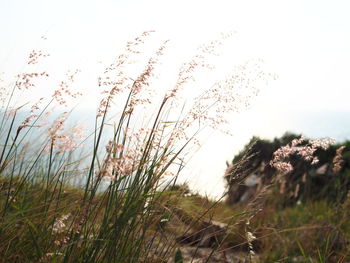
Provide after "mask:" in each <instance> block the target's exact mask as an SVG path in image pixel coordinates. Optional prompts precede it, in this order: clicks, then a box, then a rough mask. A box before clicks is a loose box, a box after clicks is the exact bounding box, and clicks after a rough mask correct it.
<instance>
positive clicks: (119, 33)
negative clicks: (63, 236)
mask: <svg viewBox="0 0 350 263" xmlns="http://www.w3.org/2000/svg"><path fill="white" fill-rule="evenodd" d="M349 13H350V2H349V1H346V0H344V1H340V0H333V1H325V0H308V1H305V0H293V1H283V0H275V1H272V0H271V1H270V0H264V1H262V0H257V1H252V0H239V1H235V0H227V1H224V0H216V1H207V0H206V1H205V0H200V1H196V0H192V1H190V0H177V1H167V0H159V1H156V0H147V1H136V0H123V1H118V0H114V1H112V0H100V1H88V0H69V1H67V0H60V1H52V0H42V1H39V0H31V1H26V0H22V1H19V0H0V40H1V45H0V62H1V63H0V72H1V71H5V72H9V73H16V72H18V70H20V69H21V68H22V66H23V63H24V62H25V58H26V57H27V54H28V51H30V50H32V49H33V48H41V47H44V49H46V50H48V51H49V52H50V54H51V61H52V62H51V64H50V67H51V69H52V70H54V71H56V72H58V73H59V72H63V71H64V70H67V69H75V68H80V69H81V70H82V71H83V72H82V76H84V83H85V84H84V85H85V86H86V87H85V89H86V91H88V93H89V94H91V95H90V96H88V97H86V98H85V99H84V101H85V104H84V103H83V105H85V106H87V105H91V101H93V99H94V98H95V94H96V92H97V91H96V85H95V83H96V82H95V75H94V74H96V71H98V70H100V69H101V67H102V66H105V65H108V64H109V63H110V62H111V61H112V59H113V57H114V56H115V55H117V54H118V53H119V52H120V51H121V48H122V47H123V45H124V43H125V42H126V41H127V40H130V39H132V38H133V37H135V36H136V35H138V34H139V33H140V32H142V31H144V30H150V29H152V30H156V31H157V39H156V40H155V43H159V42H156V41H157V40H165V39H170V41H171V44H170V48H169V54H168V58H169V59H170V61H174V63H175V64H176V62H177V60H178V58H179V57H181V55H183V56H185V55H186V54H190V53H191V51H192V50H193V48H195V47H196V46H197V45H198V44H201V43H203V42H205V41H207V40H211V39H215V38H216V37H217V36H218V35H219V33H221V32H228V31H235V32H237V33H236V34H235V35H234V36H233V38H232V40H231V41H230V42H229V44H228V46H227V48H226V49H225V50H224V57H223V58H222V60H221V67H222V68H223V69H227V68H231V67H232V66H234V65H235V64H237V63H239V62H241V61H244V60H245V59H249V58H262V59H264V61H265V67H266V69H267V70H268V71H272V72H274V73H276V74H277V75H278V76H279V78H278V80H276V81H274V82H273V83H271V84H270V85H269V86H268V87H267V88H264V89H263V90H262V91H261V94H260V96H259V98H257V100H256V101H255V103H254V106H253V108H252V110H251V111H250V112H248V113H246V114H243V115H241V116H240V117H237V118H236V119H235V124H234V125H233V129H234V130H235V131H236V136H235V138H234V139H228V138H226V137H223V136H221V137H220V136H216V137H215V141H214V140H211V141H208V145H207V146H205V147H204V148H203V150H202V152H201V153H199V157H198V158H197V160H195V161H194V162H195V163H197V166H198V163H201V162H202V160H203V159H200V158H204V159H205V158H206V157H205V156H207V153H208V152H210V151H211V152H213V151H214V152H218V154H217V155H216V157H215V158H216V159H215V160H213V165H211V167H206V166H202V167H201V168H200V169H199V170H198V169H197V170H198V171H199V172H198V171H197V172H193V177H195V176H198V173H201V174H202V175H201V177H200V178H201V179H200V181H201V183H202V184H203V187H205V186H204V185H208V183H207V182H208V180H209V179H208V178H212V177H213V174H220V175H221V174H222V170H223V169H224V162H225V160H226V159H229V158H231V156H232V155H233V153H234V152H237V151H238V150H239V147H241V146H242V145H243V144H244V143H245V142H246V140H247V139H249V137H250V136H251V135H253V133H259V134H261V135H265V136H274V135H276V134H280V133H282V132H284V129H285V127H288V119H286V118H285V117H283V116H282V115H281V113H282V112H285V111H286V112H291V111H294V110H298V111H301V112H303V111H308V110H350V103H348V101H349V97H350V77H349V76H350V74H349V73H350V72H349V71H350V48H349V47H350V16H349ZM42 35H46V36H47V37H48V40H47V41H45V42H44V43H42V41H41V40H40V37H41V36H42ZM100 62H102V63H100ZM266 115H269V116H270V117H269V118H268V119H263V118H262V116H266ZM257 129H258V130H257ZM230 140H231V141H230ZM227 141H230V142H231V146H230V147H229V148H227V149H226V148H225V147H226V146H227ZM235 147H236V148H235ZM215 176H216V178H217V177H218V176H217V175H215ZM203 178H204V179H203ZM210 180H211V179H210ZM210 180H209V181H210ZM214 181H215V180H214ZM214 181H213V180H212V181H210V182H214ZM216 181H218V180H216ZM211 184H212V183H211ZM212 185H215V184H212ZM220 187H222V186H218V187H217V186H213V188H220ZM206 189H209V188H208V187H207V188H206ZM209 190H210V189H209ZM214 191H215V189H214ZM218 191H219V190H218Z"/></svg>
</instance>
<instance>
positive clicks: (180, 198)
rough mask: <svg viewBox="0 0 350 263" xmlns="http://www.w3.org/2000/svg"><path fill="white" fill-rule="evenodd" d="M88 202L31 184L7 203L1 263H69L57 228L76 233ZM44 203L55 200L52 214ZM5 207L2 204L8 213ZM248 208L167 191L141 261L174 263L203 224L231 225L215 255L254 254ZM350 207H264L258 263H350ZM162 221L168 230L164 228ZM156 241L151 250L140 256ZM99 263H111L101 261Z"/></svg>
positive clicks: (0, 203) (4, 190)
mask: <svg viewBox="0 0 350 263" xmlns="http://www.w3.org/2000/svg"><path fill="white" fill-rule="evenodd" d="M9 184H11V185H12V186H11V188H10V189H11V191H12V192H13V191H16V189H18V187H19V186H20V182H19V181H18V180H15V179H13V180H12V182H10V180H9V179H5V178H2V179H1V180H0V191H1V195H2V196H3V197H4V196H6V195H8V189H9ZM12 192H11V193H12ZM11 193H10V195H11ZM58 194H59V195H58ZM83 195H84V193H83V191H80V190H78V189H74V188H68V187H64V189H61V191H59V192H55V189H49V190H47V189H45V187H44V186H43V185H41V184H28V183H26V184H24V185H23V186H22V190H21V192H20V194H18V195H16V199H13V200H10V201H7V203H8V204H7V206H8V208H7V213H6V216H4V215H2V219H1V228H0V231H1V235H0V254H1V255H2V257H1V262H38V261H40V262H63V261H64V257H62V255H63V253H64V251H66V250H67V249H68V248H69V246H70V244H71V243H70V241H69V239H67V236H69V235H68V233H67V231H64V230H65V228H64V227H63V228H62V230H63V231H62V232H59V231H58V232H56V233H53V232H55V227H57V225H56V226H55V224H56V223H57V220H58V218H62V216H63V215H70V216H69V217H68V218H67V219H66V220H63V221H62V224H63V225H66V229H72V228H74V227H73V226H72V225H73V224H74V222H75V221H76V220H75V218H74V215H76V214H79V213H77V211H81V210H82V208H81V207H80V204H81V200H82V198H83ZM45 198H46V199H47V198H50V199H51V200H50V206H49V207H48V206H47V203H45ZM6 200H7V198H2V199H1V200H0V207H1V208H4V207H5V206H6ZM104 202H105V199H104V194H99V195H97V196H96V198H95V201H94V203H95V209H96V210H95V211H94V214H96V215H97V216H96V217H95V218H94V220H93V221H91V222H90V224H88V225H87V226H86V228H87V229H89V235H90V236H88V237H84V238H83V237H81V238H78V239H76V242H78V244H77V245H76V246H75V247H74V249H75V251H74V252H71V253H72V254H71V255H70V256H71V257H74V254H79V253H82V252H84V248H85V249H86V247H87V244H86V242H92V243H93V242H96V240H97V238H96V236H97V233H99V231H98V230H99V229H100V228H101V227H102V226H103V223H104V222H103V215H104V214H105V213H106V211H105V210H106V206H105V204H104ZM97 204H99V205H97ZM247 207H249V206H247V205H246V204H244V205H236V206H234V207H232V206H228V205H226V204H225V203H224V202H221V201H220V202H214V201H211V200H208V199H207V198H205V197H202V196H200V195H190V196H185V195H183V194H182V193H181V192H176V191H168V192H167V193H166V194H162V195H161V198H159V199H157V201H156V202H155V203H154V207H153V209H152V210H154V213H153V214H152V215H149V216H148V220H147V222H146V221H144V222H143V221H141V222H142V223H144V224H146V223H147V224H148V225H147V231H146V232H145V236H144V238H143V239H142V241H140V244H138V249H139V250H141V251H143V252H144V253H148V255H143V256H142V257H139V258H138V261H139V262H167V261H168V260H169V259H171V258H172V256H173V255H174V254H175V250H176V248H177V247H181V246H183V245H181V244H178V243H176V238H177V237H178V236H181V235H182V234H183V233H185V232H186V231H189V228H191V230H196V226H198V225H199V222H203V221H218V222H221V223H224V224H227V226H228V231H227V232H226V234H225V237H224V238H223V240H221V241H220V244H219V246H218V247H215V250H216V251H218V252H220V251H229V250H233V251H236V252H235V253H243V254H247V250H248V243H247V240H246V231H247V229H246V228H245V227H244V226H245V223H246V220H247V214H249V209H248V208H247ZM349 208H350V200H347V201H346V202H345V203H343V204H339V205H334V204H331V203H329V202H327V201H317V202H309V203H305V204H298V205H296V206H294V207H287V208H284V209H279V208H276V206H275V204H269V203H265V204H264V207H263V209H262V210H261V211H260V212H258V213H256V214H254V217H252V218H251V221H250V225H249V231H252V233H253V234H254V235H255V236H256V240H254V243H253V249H254V251H255V253H256V254H257V255H258V258H259V262H348V261H349V260H350V247H349V244H348V240H349V239H350V217H349ZM55 222H56V223H55ZM162 222H166V224H163V225H162ZM191 224H192V225H191ZM109 225H110V224H109ZM58 227H60V226H58ZM61 227H62V226H61ZM143 227H146V225H145V226H143ZM124 231H125V230H124ZM140 231H141V229H140ZM141 232H142V231H141ZM141 232H139V233H138V234H137V235H139V234H140V233H141ZM134 235H135V234H134ZM133 237H134V238H136V236H133ZM65 239H66V240H65ZM151 240H152V242H153V244H152V245H151V246H150V247H152V249H150V248H149V249H148V250H147V249H145V248H144V249H141V247H143V245H145V244H146V243H147V244H150V241H151ZM165 240H166V241H165ZM101 242H103V241H101ZM129 243H130V246H132V248H133V249H134V246H135V243H134V242H133V240H129ZM93 244H94V245H96V244H98V243H93ZM133 249H132V250H133ZM101 250H102V249H101ZM156 250H158V251H156ZM164 251H167V253H164ZM87 252H88V251H87V250H86V252H85V253H87ZM162 253H163V254H162ZM39 255H40V258H39ZM68 261H69V262H72V261H71V260H68ZM98 261H101V262H104V261H103V260H102V259H99V260H98ZM209 262H210V261H209Z"/></svg>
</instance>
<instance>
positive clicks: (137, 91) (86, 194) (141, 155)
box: [0, 32, 265, 263]
mask: <svg viewBox="0 0 350 263" xmlns="http://www.w3.org/2000/svg"><path fill="white" fill-rule="evenodd" d="M151 33H152V32H144V33H143V34H142V35H141V36H139V37H137V38H135V39H134V40H133V41H130V42H128V44H127V45H126V48H125V52H124V53H123V54H122V55H120V56H119V57H118V58H117V59H116V61H115V62H114V63H113V64H112V65H111V66H109V67H107V68H106V71H105V73H104V75H103V76H102V77H100V78H99V86H100V87H101V88H102V89H103V91H102V92H101V94H102V95H101V96H102V97H101V100H100V104H99V107H98V109H97V115H96V118H95V129H94V133H93V136H94V138H93V143H92V145H91V146H90V150H87V151H88V156H89V159H90V163H89V164H88V166H87V167H86V161H85V160H83V159H79V158H77V157H78V156H82V155H79V150H80V149H79V147H77V145H80V144H75V143H74V141H73V139H72V138H73V137H74V134H73V132H72V133H71V134H69V131H68V130H65V128H64V125H65V124H66V123H67V122H68V120H67V118H68V114H66V113H64V114H62V115H60V116H59V117H58V119H57V120H56V121H54V122H51V126H50V125H49V126H42V127H39V128H37V127H35V126H36V124H37V123H39V122H40V121H41V120H43V119H44V118H45V117H44V115H45V114H47V113H49V112H52V111H53V108H52V107H51V106H52V105H54V104H55V103H56V104H57V103H58V104H65V101H64V96H71V97H73V98H74V97H75V96H76V95H77V94H78V93H74V92H73V91H69V90H68V86H67V85H66V84H65V83H64V82H62V83H61V84H60V88H59V89H57V90H56V91H54V92H53V95H52V97H51V98H50V99H49V101H48V103H47V104H46V106H45V107H43V108H42V110H41V111H40V112H39V113H38V114H35V111H37V110H38V109H39V107H38V106H37V104H33V105H32V108H31V111H30V113H28V114H29V116H28V117H27V118H26V119H25V120H24V121H23V122H22V123H20V124H18V123H17V122H18V121H17V118H18V111H20V107H17V106H16V105H12V104H11V103H12V99H13V96H15V95H14V94H15V92H16V91H17V90H21V91H24V92H29V93H30V92H31V91H30V87H32V86H34V84H33V85H32V84H31V82H32V81H33V79H34V78H35V77H41V76H48V74H47V73H45V72H43V73H31V74H26V73H23V74H22V75H19V76H22V78H20V80H22V79H23V81H22V82H19V80H17V81H16V85H15V86H14V88H13V90H12V92H11V95H10V97H9V99H8V103H7V106H6V108H5V109H4V111H2V114H3V116H2V121H1V133H3V132H4V134H6V136H5V140H4V141H3V142H2V143H3V145H2V147H3V148H2V150H1V157H0V194H1V195H2V196H3V197H4V198H1V199H0V208H1V219H0V254H1V255H2V257H1V258H0V262H130V263H131V262H135V263H136V262H164V261H166V260H168V259H169V258H170V256H171V255H174V254H175V242H174V240H170V239H169V240H167V238H165V237H164V236H162V233H161V229H160V228H159V222H160V219H161V218H162V217H163V216H164V215H167V214H169V213H170V214H171V212H170V211H169V209H168V208H167V207H166V206H165V205H164V202H165V201H164V200H166V199H167V198H171V192H169V191H168V190H166V189H167V187H166V186H169V185H171V184H172V183H174V182H175V181H176V177H177V175H178V173H179V171H181V170H182V168H183V164H184V161H183V159H182V154H183V153H184V152H185V150H186V149H188V147H189V146H190V145H193V143H194V142H195V140H196V138H197V136H198V134H199V133H200V131H201V130H203V128H205V127H212V128H216V127H219V126H220V125H221V124H225V123H226V121H225V115H226V114H227V113H230V112H232V111H236V110H237V109H238V108H239V105H236V103H237V101H241V102H244V103H245V102H246V99H247V98H246V97H244V96H245V95H242V97H239V96H238V94H239V93H237V91H234V87H235V86H236V85H238V86H239V85H241V86H244V87H245V86H246V85H245V84H246V83H249V85H251V83H252V80H251V79H250V78H249V77H248V76H247V75H245V74H244V72H243V77H237V76H236V75H237V74H232V76H230V77H229V78H228V79H227V80H225V81H224V82H220V83H218V84H217V85H214V86H211V87H210V88H209V90H208V91H205V92H204V93H203V94H200V95H198V96H197V97H196V98H195V99H194V101H193V107H192V108H191V107H189V108H186V109H185V107H183V108H182V109H181V108H180V109H181V111H180V113H179V111H178V108H179V107H178V105H181V104H179V103H180V102H179V100H178V98H179V97H180V94H181V93H183V89H184V86H185V85H186V84H189V83H190V80H191V79H192V77H193V75H194V74H195V70H196V69H197V68H198V67H200V66H201V65H204V66H206V64H205V63H203V61H202V60H203V58H205V56H207V55H208V54H209V55H210V53H211V52H213V53H214V51H211V50H212V49H215V48H216V47H215V45H214V44H215V43H216V42H213V43H214V44H213V43H211V44H210V45H208V46H203V47H201V49H200V50H199V54H196V55H195V56H194V57H193V58H192V59H191V60H190V61H189V62H186V63H183V65H182V67H181V69H180V70H179V74H178V80H177V83H175V85H174V88H172V89H170V90H167V91H165V92H164V94H163V95H161V96H158V97H159V98H160V100H159V102H158V105H159V106H158V110H157V111H156V113H155V115H151V116H149V115H147V113H148V114H149V112H152V111H153V110H154V108H155V106H156V105H157V102H156V101H157V97H154V101H153V100H152V98H151V97H149V93H148V92H149V89H150V87H151V80H152V77H153V76H154V74H155V73H154V71H155V70H156V68H157V66H158V65H159V59H160V58H161V56H162V55H163V51H164V49H165V46H166V43H167V41H165V42H164V43H163V44H162V45H161V46H160V48H159V49H158V50H157V51H156V53H155V54H154V55H153V56H151V58H150V59H149V60H148V61H147V63H146V65H145V67H144V70H143V71H142V72H141V73H138V75H137V77H136V78H131V77H129V76H127V75H126V73H125V72H126V70H125V67H126V65H128V64H129V60H132V56H134V55H135V54H138V53H139V51H138V48H139V46H140V45H142V44H143V42H144V41H145V39H146V38H147V37H149V35H151ZM33 54H34V56H35V54H40V53H35V52H34V53H33ZM31 57H33V55H32V56H31ZM36 59H38V58H36ZM31 61H33V60H31ZM31 63H32V62H29V63H28V64H31ZM239 70H242V68H239ZM248 71H249V70H248V69H247V72H248ZM249 72H250V71H249ZM256 72H258V73H257V76H256V78H257V79H261V78H264V77H265V76H262V75H261V72H260V71H256ZM74 74H75V73H74ZM74 74H73V75H74ZM259 74H260V75H259ZM73 75H72V76H70V78H71V80H73ZM251 88H252V89H253V91H254V90H255V89H256V87H254V86H252V87H251ZM231 90H233V91H232V92H231ZM220 93H223V94H221V95H220ZM124 95H126V96H124ZM123 96H124V98H125V97H126V99H125V102H124V106H123V108H122V110H121V113H120V114H119V118H118V119H117V121H115V122H114V125H113V127H114V131H113V132H112V133H111V131H110V129H108V128H107V127H106V125H107V122H109V121H111V116H113V114H112V111H113V110H114V109H113V105H114V104H115V103H117V104H118V105H121V99H120V98H123ZM237 96H238V97H237ZM249 96H250V95H249ZM237 99H238V100H237ZM233 104H235V105H233ZM147 107H150V109H148V110H147V109H146V108H147ZM11 110H12V111H13V112H14V114H13V116H12V118H9V117H8V116H9V113H10V111H11ZM174 112H175V113H176V114H178V113H179V115H178V117H177V118H178V119H177V121H172V120H171V119H169V117H170V116H172V117H173V116H175V115H174ZM212 112H213V114H212ZM140 113H145V114H144V115H143V116H141V117H140ZM140 118H141V119H143V120H142V123H149V125H141V127H140V121H139V120H140ZM113 120H114V119H112V121H113ZM21 136H22V137H21ZM19 138H20V139H19ZM107 138H109V141H108V143H107V145H105V141H106V139H107ZM85 140H86V138H85ZM178 162H179V163H180V165H178V167H176V166H177V163H178ZM170 172H172V173H173V175H172V176H168V175H167V174H168V173H170ZM74 178H75V179H76V180H78V181H79V182H80V183H79V185H78V186H74V185H72V180H73V179H74Z"/></svg>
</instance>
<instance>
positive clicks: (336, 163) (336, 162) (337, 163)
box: [333, 145, 346, 174]
mask: <svg viewBox="0 0 350 263" xmlns="http://www.w3.org/2000/svg"><path fill="white" fill-rule="evenodd" d="M345 148H346V147H345V146H344V145H343V146H340V147H339V148H338V149H337V150H336V154H335V156H334V159H333V173H334V174H338V173H339V172H340V170H341V169H342V167H343V164H344V160H343V157H342V154H343V151H344V150H345Z"/></svg>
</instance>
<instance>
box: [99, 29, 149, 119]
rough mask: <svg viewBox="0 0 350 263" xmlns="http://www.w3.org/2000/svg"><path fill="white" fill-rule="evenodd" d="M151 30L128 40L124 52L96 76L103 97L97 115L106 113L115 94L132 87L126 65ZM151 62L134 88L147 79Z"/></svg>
mask: <svg viewBox="0 0 350 263" xmlns="http://www.w3.org/2000/svg"><path fill="white" fill-rule="evenodd" d="M152 32H153V31H145V32H143V33H142V34H141V36H138V37H136V38H135V39H134V40H133V41H128V42H127V45H126V47H125V50H124V52H123V53H122V54H120V55H119V56H118V57H117V59H116V61H115V62H114V63H112V64H111V65H110V66H109V67H107V68H106V69H105V71H104V73H103V77H99V78H98V86H99V87H101V88H102V89H103V90H102V91H101V94H102V95H103V97H102V99H101V101H100V105H99V107H98V111H97V116H102V115H103V114H104V113H106V110H107V109H108V108H109V107H110V106H111V105H110V104H111V101H112V100H113V98H114V97H115V96H117V95H118V94H121V93H123V92H125V91H127V90H130V89H131V88H132V86H133V83H134V81H133V80H132V79H131V78H130V77H129V76H127V75H126V65H127V64H131V63H132V56H133V55H137V54H140V50H139V48H140V46H141V45H142V44H143V43H144V42H145V39H146V38H147V37H148V36H149V35H150V34H151V33H152ZM153 64H154V63H153V62H152V61H151V62H150V63H149V66H148V68H147V67H146V69H145V71H144V73H143V74H141V77H139V79H138V81H137V83H138V84H137V86H136V87H135V88H136V90H137V88H139V86H140V85H142V84H145V82H146V81H147V80H148V77H149V76H150V73H151V70H150V69H152V70H153V68H151V67H152V66H153ZM142 75H143V76H142Z"/></svg>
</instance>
